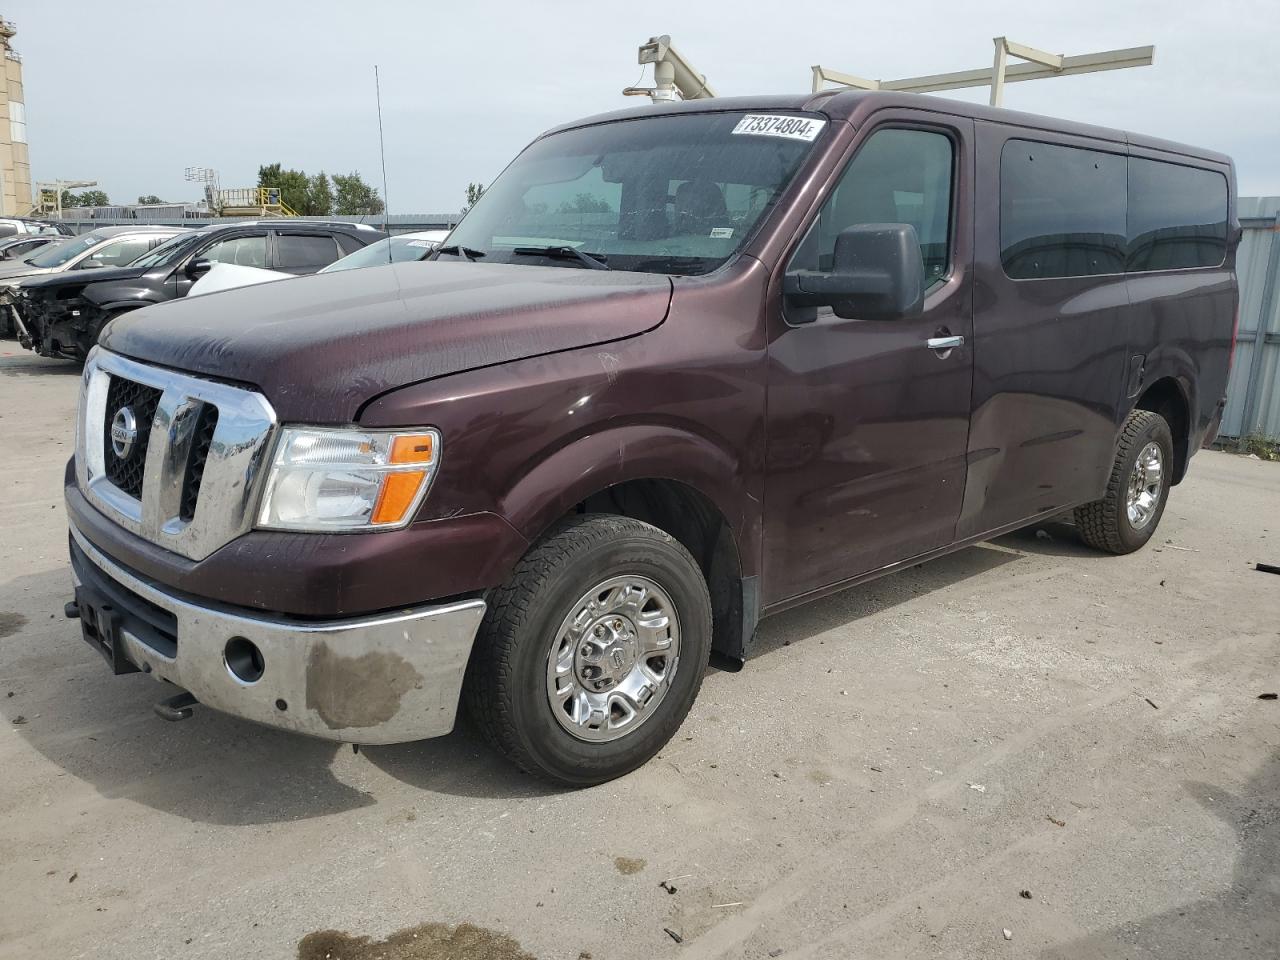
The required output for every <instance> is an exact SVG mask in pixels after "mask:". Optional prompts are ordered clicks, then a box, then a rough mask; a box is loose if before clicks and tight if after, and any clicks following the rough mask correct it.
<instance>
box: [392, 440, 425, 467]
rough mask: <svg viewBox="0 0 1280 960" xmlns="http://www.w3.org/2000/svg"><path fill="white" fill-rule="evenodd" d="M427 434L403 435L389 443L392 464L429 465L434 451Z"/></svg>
mask: <svg viewBox="0 0 1280 960" xmlns="http://www.w3.org/2000/svg"><path fill="white" fill-rule="evenodd" d="M431 441H432V437H431V434H429V433H417V434H405V435H403V436H399V437H396V438H395V440H393V441H392V443H391V462H392V463H430V462H431V455H432V453H434V452H435V451H434V449H433V448H432V445H431Z"/></svg>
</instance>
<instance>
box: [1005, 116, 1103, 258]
mask: <svg viewBox="0 0 1280 960" xmlns="http://www.w3.org/2000/svg"><path fill="white" fill-rule="evenodd" d="M1125 189H1126V188H1125V158H1124V157H1123V156H1119V155H1116V154H1112V153H1100V152H1097V151H1094V150H1080V149H1077V148H1076V147H1063V146H1059V145H1056V144H1049V143H1033V142H1031V141H1029V140H1010V141H1009V142H1008V143H1006V144H1005V145H1004V151H1003V152H1002V154H1001V156H1000V259H1001V262H1003V264H1004V271H1005V273H1007V274H1008V275H1009V276H1010V277H1012V278H1013V279H1015V280H1028V279H1032V278H1041V277H1085V276H1095V275H1098V274H1107V273H1122V272H1123V271H1124V263H1125V246H1126V232H1125V231H1126V224H1125Z"/></svg>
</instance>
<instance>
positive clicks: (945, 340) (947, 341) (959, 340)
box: [925, 337, 964, 350]
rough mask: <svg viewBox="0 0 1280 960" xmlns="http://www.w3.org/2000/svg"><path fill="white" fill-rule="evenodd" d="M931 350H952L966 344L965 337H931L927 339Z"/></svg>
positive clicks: (926, 344)
mask: <svg viewBox="0 0 1280 960" xmlns="http://www.w3.org/2000/svg"><path fill="white" fill-rule="evenodd" d="M925 346H927V347H928V348H929V349H930V350H951V349H953V348H954V347H963V346H964V337H930V338H929V339H928V340H926V341H925Z"/></svg>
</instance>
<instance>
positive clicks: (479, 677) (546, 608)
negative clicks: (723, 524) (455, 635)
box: [465, 515, 711, 786]
mask: <svg viewBox="0 0 1280 960" xmlns="http://www.w3.org/2000/svg"><path fill="white" fill-rule="evenodd" d="M489 600H490V603H489V609H488V612H487V613H486V615H485V619H484V623H483V624H482V625H481V628H480V633H479V635H478V636H477V638H476V648H475V651H474V652H473V654H472V658H471V665H470V666H469V668H468V672H467V681H466V686H465V699H466V705H467V709H468V712H469V713H470V715H471V717H472V719H473V720H474V721H475V722H476V724H477V726H479V728H480V730H481V732H482V733H483V734H484V736H485V738H486V739H487V740H489V742H490V743H492V744H493V745H494V746H495V747H497V748H498V749H499V750H500V751H501V752H502V753H504V754H505V755H506V756H507V757H509V758H510V759H511V760H513V761H514V762H515V763H516V764H518V765H519V766H520V767H521V768H523V769H524V770H526V771H528V772H529V773H532V774H535V775H536V776H539V777H542V778H544V779H547V780H551V781H554V782H557V783H562V784H567V785H572V786H588V785H591V784H596V783H603V782H605V781H606V780H611V779H613V778H615V777H619V776H621V775H623V774H624V773H627V772H629V771H631V770H634V769H635V768H636V767H638V766H640V765H641V764H643V763H644V762H645V761H647V760H648V759H649V758H650V757H652V756H653V755H654V754H655V753H657V752H658V751H659V750H660V749H662V747H663V745H664V744H666V742H667V741H668V740H669V739H671V736H672V735H673V734H674V733H675V731H676V730H677V729H678V728H679V727H680V724H681V723H682V722H683V721H684V718H685V716H686V715H687V714H688V712H689V708H690V707H691V706H692V705H693V701H694V698H695V697H696V696H697V694H698V689H699V688H700V687H701V685H702V676H703V673H704V671H705V668H706V664H707V659H708V657H709V655H710V651H711V599H710V596H709V594H708V591H707V585H706V581H705V580H704V579H703V576H702V572H701V570H700V569H699V568H698V565H697V563H696V562H695V561H694V559H693V557H692V556H690V554H689V552H688V551H687V550H686V549H685V548H684V547H683V546H681V545H680V543H678V542H677V541H676V540H674V539H673V538H672V537H670V536H668V535H667V534H666V533H664V532H663V531H661V530H659V529H657V528H656V527H653V526H650V525H649V524H647V523H641V522H640V521H638V520H632V519H630V518H628V517H617V516H604V515H595V516H591V515H587V516H582V517H576V518H574V519H573V520H572V521H569V522H568V523H566V524H564V525H563V526H561V527H560V528H559V529H558V530H556V531H555V532H554V533H553V534H552V535H551V536H550V537H548V538H547V539H546V540H544V541H543V542H542V543H540V544H538V545H537V546H536V547H534V548H533V549H532V550H531V551H530V552H529V553H528V554H527V555H526V556H525V557H524V559H523V560H521V562H520V564H519V565H518V566H517V568H516V571H515V573H514V574H513V576H512V578H511V580H510V581H509V582H508V583H507V584H505V585H504V586H503V587H501V588H499V589H498V590H496V591H494V593H493V595H492V596H491V597H490V598H489Z"/></svg>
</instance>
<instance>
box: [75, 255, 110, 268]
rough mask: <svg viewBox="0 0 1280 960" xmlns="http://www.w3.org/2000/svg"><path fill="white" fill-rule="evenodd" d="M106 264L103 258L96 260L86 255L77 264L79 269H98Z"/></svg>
mask: <svg viewBox="0 0 1280 960" xmlns="http://www.w3.org/2000/svg"><path fill="white" fill-rule="evenodd" d="M105 266H106V264H105V263H103V262H102V261H101V260H95V259H93V257H85V258H84V259H83V260H81V261H80V262H79V263H78V264H76V269H77V270H97V269H99V268H101V267H105Z"/></svg>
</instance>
